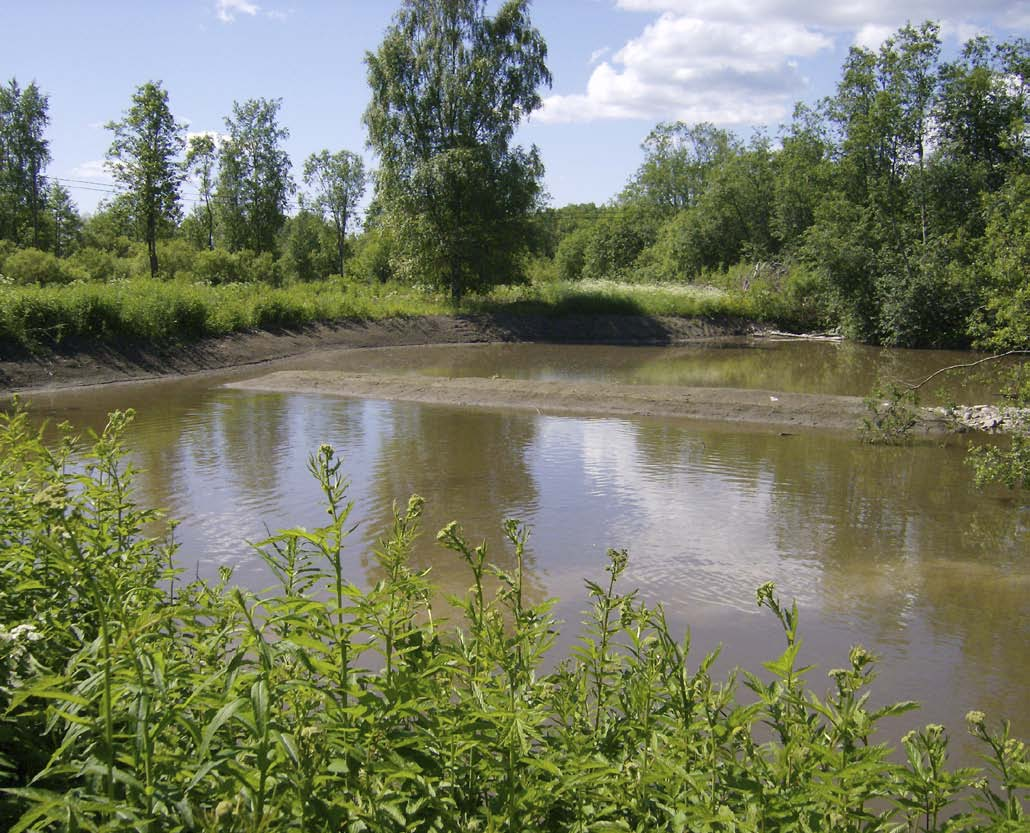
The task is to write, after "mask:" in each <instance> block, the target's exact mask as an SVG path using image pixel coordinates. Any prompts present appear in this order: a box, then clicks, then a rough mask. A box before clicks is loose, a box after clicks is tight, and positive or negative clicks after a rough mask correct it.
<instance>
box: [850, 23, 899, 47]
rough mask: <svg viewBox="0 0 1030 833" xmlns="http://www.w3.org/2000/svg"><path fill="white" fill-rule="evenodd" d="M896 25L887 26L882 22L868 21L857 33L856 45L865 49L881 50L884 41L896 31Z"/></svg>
mask: <svg viewBox="0 0 1030 833" xmlns="http://www.w3.org/2000/svg"><path fill="white" fill-rule="evenodd" d="M896 31H897V29H896V27H894V26H886V25H884V24H882V23H867V24H866V25H865V26H863V27H862V28H861V29H859V30H858V31H857V32H856V33H855V41H854V43H855V46H861V47H862V48H863V49H870V50H872V51H873V52H876V51H877V50H879V48H880V47H881V46H882V45H883V42H884V41H885V40H887V38H889V37H890V36H891V35H893V34H894V32H896Z"/></svg>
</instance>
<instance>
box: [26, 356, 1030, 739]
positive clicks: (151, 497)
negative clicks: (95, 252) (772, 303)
mask: <svg viewBox="0 0 1030 833" xmlns="http://www.w3.org/2000/svg"><path fill="white" fill-rule="evenodd" d="M466 349H467V348H466ZM606 349H610V348H606ZM457 350H458V348H449V349H448V350H444V351H442V352H441V351H434V350H425V351H424V355H423V358H424V360H425V362H426V363H427V364H432V363H434V362H435V363H436V364H437V365H439V364H440V362H441V356H444V357H449V358H448V359H447V360H448V361H450V360H451V359H453V360H454V362H457V364H455V365H447V366H448V367H451V368H452V369H453V368H454V367H457V368H458V369H459V370H460V369H462V368H464V370H466V371H469V372H485V369H489V368H488V367H487V365H489V364H490V362H493V361H496V360H498V359H499V358H500V359H503V360H504V361H508V360H510V361H511V367H515V366H517V365H518V362H519V361H522V362H525V361H527V357H528V356H532V355H534V353H533V351H531V350H525V349H522V348H520V349H519V350H517V351H514V352H506V351H507V348H505V349H499V350H493V351H491V350H479V349H476V350H474V351H472V352H471V353H469V354H467V355H466V354H461V353H459V352H457ZM542 351H543V352H542V357H543V358H542V364H541V366H540V367H538V368H536V369H535V370H534V368H533V367H532V366H530V367H528V368H524V370H525V372H527V373H532V372H540V373H545V374H546V373H551V372H552V370H553V368H560V367H561V361H560V359H561V352H560V350H559V349H558V348H542ZM571 352H572V353H573V354H574V355H573V356H572V358H571V359H570V361H571V362H572V370H571V371H570V373H571V375H572V376H576V375H577V374H581V375H582V374H586V375H588V374H589V373H590V372H591V371H590V366H591V363H592V362H593V361H594V360H595V359H598V360H599V357H600V356H601V354H600V353H597V352H596V351H592V350H590V349H588V350H586V351H585V352H581V351H571ZM757 352H758V351H748V353H747V355H746V356H744V357H743V359H742V360H743V361H744V365H743V367H744V369H745V370H746V369H747V368H748V367H750V363H751V362H753V360H754V356H755V355H756V354H757ZM392 355H393V354H389V353H388V351H376V354H375V355H372V351H370V352H369V354H366V355H363V356H362V357H360V358H361V361H363V362H365V363H366V364H369V363H371V364H375V363H379V364H383V363H389V362H390V361H393V362H396V361H397V359H396V357H393V358H391V356H392ZM819 355H823V356H824V357H825V351H823V352H822V353H820V354H819ZM863 355H864V354H863ZM505 356H507V357H508V358H507V359H505V358H504V357H505ZM617 356H620V357H621V358H618V359H617V360H616V366H615V368H614V369H613V370H611V371H610V372H612V373H619V374H622V373H624V374H631V373H636V374H638V377H639V375H640V372H641V370H646V371H647V372H646V374H644V375H645V376H646V375H647V374H651V375H654V374H656V373H657V374H658V375H659V376H662V375H664V374H665V370H666V365H670V366H672V365H675V364H676V362H678V361H687V362H688V363H690V362H693V361H694V359H693V358H692V357H690V356H684V354H683V353H682V351H670V353H669V354H668V355H667V356H663V354H662V353H661V352H660V351H655V350H646V351H643V352H642V351H639V350H631V351H629V352H628V353H625V354H622V353H619V354H617ZM719 356H720V360H721V361H726V362H728V361H730V359H731V358H732V355H731V352H730V351H720V352H719ZM349 360H350V361H356V360H357V359H355V358H354V356H350V358H349ZM299 361H300V360H295V362H299ZM319 361H321V362H323V365H324V364H326V363H331V361H330V359H329V358H326V357H323V358H322V359H320V360H319ZM462 362H464V364H462ZM484 362H485V363H486V364H484V365H483V367H480V364H483V363H484ZM618 362H622V363H623V364H622V365H621V366H620V365H618ZM670 363H671V364H670ZM316 364H317V363H316ZM445 364H446V362H445ZM595 372H600V371H595ZM741 372H743V371H741ZM559 376H560V374H559ZM40 399H41V400H42V402H41V405H42V409H43V411H45V412H48V413H49V414H50V415H51V416H54V417H57V418H59V419H60V418H66V417H67V418H70V419H71V420H73V421H74V422H76V423H78V424H82V425H93V426H94V427H97V428H99V427H100V426H102V424H103V418H102V416H101V414H102V413H104V412H106V410H109V409H111V408H113V407H125V406H130V405H131V406H133V407H136V408H137V409H138V411H139V417H138V420H137V425H136V426H135V427H134V428H133V429H132V431H131V432H130V434H129V438H128V439H129V444H130V445H131V446H132V448H133V449H134V454H133V457H134V460H135V461H136V463H137V464H138V465H139V466H141V467H142V468H143V469H144V472H143V474H141V475H140V477H139V480H138V483H137V487H138V493H139V497H140V500H141V502H142V503H143V504H144V505H150V506H163V507H167V508H168V510H169V514H170V515H171V516H172V517H176V518H180V519H182V520H183V523H182V525H181V526H180V527H179V529H178V531H177V539H178V540H179V541H180V542H181V544H182V548H181V551H180V562H181V563H182V564H183V566H184V568H185V570H186V573H187V575H191V574H192V573H193V572H194V571H199V572H200V573H202V574H203V575H206V576H213V575H214V574H215V573H216V572H217V567H218V566H219V565H231V566H234V567H235V569H236V576H237V580H238V581H240V582H241V583H244V584H246V585H249V586H251V587H254V588H261V587H263V586H265V585H267V584H269V582H270V576H269V575H268V573H267V571H266V569H265V568H264V567H263V565H262V564H261V563H260V560H259V559H257V558H256V556H255V554H254V553H253V552H252V551H251V550H250V549H249V548H248V547H247V546H246V545H245V544H244V543H243V542H244V541H247V540H249V541H257V540H260V539H261V538H263V537H264V536H265V535H266V534H267V532H268V531H269V530H272V531H275V530H277V529H279V528H281V527H284V526H288V525H289V526H307V527H308V528H311V527H314V526H317V525H319V524H321V523H324V521H325V517H326V516H325V513H324V509H323V507H322V504H321V496H320V494H319V491H318V488H317V486H316V484H315V483H314V481H313V480H312V478H311V477H310V475H309V474H308V472H307V456H308V455H309V454H310V453H311V452H313V451H315V450H316V449H317V447H318V445H319V444H320V443H322V442H329V443H330V444H332V445H333V446H334V447H336V448H337V450H338V451H339V452H340V454H341V455H342V456H343V459H344V470H345V472H346V473H347V475H348V477H349V478H350V480H351V483H352V486H351V489H350V497H351V498H352V499H353V500H354V502H355V505H354V510H353V515H352V520H353V522H354V523H355V524H356V525H357V528H356V530H355V532H354V534H353V536H352V538H351V539H350V540H349V542H348V545H347V549H346V553H347V569H348V574H349V575H350V576H352V577H353V578H354V579H355V580H356V581H358V582H359V583H362V584H368V583H370V582H373V581H374V580H375V579H376V578H377V577H378V576H377V575H376V573H375V569H376V567H375V564H374V560H373V559H371V558H370V557H369V553H370V549H371V547H372V546H373V544H374V542H375V541H376V540H377V539H378V537H379V536H380V535H381V534H382V532H383V530H385V529H386V528H387V526H388V525H389V522H390V511H391V505H392V503H393V502H394V501H397V502H398V503H400V504H403V502H404V501H406V499H407V497H408V496H409V494H410V493H411V492H413V491H418V492H420V493H422V494H423V495H424V496H425V497H426V498H427V505H426V517H425V523H424V531H423V534H422V537H421V538H420V540H419V541H418V543H417V546H416V550H415V553H414V556H413V557H414V559H415V560H416V562H417V566H419V567H422V566H431V567H432V570H433V572H432V579H433V581H434V582H436V583H437V584H438V585H440V586H442V587H443V588H444V589H445V590H446V591H447V592H451V593H460V592H462V591H463V590H464V589H465V588H466V587H467V586H468V582H469V578H468V576H467V575H466V574H465V573H464V572H463V571H462V570H461V569H459V565H458V563H457V559H456V557H455V556H453V555H452V554H448V553H444V552H442V551H441V550H440V549H439V548H438V547H437V546H436V545H435V543H434V540H433V539H434V536H435V533H436V531H437V529H439V528H440V527H441V526H443V525H444V524H445V523H447V522H448V521H450V520H452V519H458V520H460V521H461V522H462V523H463V524H464V526H465V528H466V530H467V531H468V533H469V537H470V538H471V539H472V540H473V541H474V542H478V541H479V540H481V539H484V538H485V539H487V540H488V541H489V543H490V546H491V552H492V555H493V557H495V558H498V559H500V560H503V559H504V558H505V557H506V550H505V548H504V546H503V542H502V540H501V535H500V524H501V521H502V520H503V519H504V518H505V517H508V516H515V517H518V518H521V519H522V520H524V521H526V522H527V523H528V524H529V525H530V526H531V527H532V537H531V539H530V552H529V563H530V565H531V569H532V571H533V575H532V576H531V584H532V594H533V597H534V598H537V599H542V598H544V597H547V596H559V597H561V599H562V603H561V604H560V605H559V606H558V608H557V609H556V610H557V614H558V615H559V617H560V618H561V619H563V620H565V621H567V622H570V623H573V624H575V623H578V622H579V621H580V619H581V618H582V617H581V615H580V612H581V611H582V609H583V607H584V604H585V594H584V591H583V584H582V580H583V578H584V577H590V578H594V579H598V578H602V577H604V573H603V568H604V565H605V562H606V557H605V553H606V550H607V548H608V547H615V548H626V549H628V550H629V552H630V568H629V573H628V575H627V578H626V587H627V588H628V587H633V586H637V587H640V588H641V592H642V594H643V596H644V597H645V598H646V599H647V600H648V601H650V602H657V601H662V602H663V603H665V605H666V606H667V609H668V611H669V615H670V619H671V620H672V621H673V622H674V623H675V625H676V626H677V627H681V626H686V625H687V624H689V625H690V626H691V627H692V629H693V634H694V639H695V644H696V645H697V646H698V650H706V649H710V648H712V647H714V646H715V645H716V644H717V643H718V642H719V641H725V642H726V644H727V646H728V647H727V651H726V655H725V657H726V658H725V661H724V667H726V666H728V665H733V664H738V663H739V664H741V665H744V666H746V667H749V668H757V667H759V663H760V662H762V661H765V660H768V659H770V658H772V657H773V656H775V655H776V654H777V653H778V652H779V651H780V650H782V635H781V634H780V633H779V632H778V631H777V628H776V626H775V622H774V621H773V620H772V617H771V616H770V614H768V613H767V612H761V613H760V612H758V611H757V610H756V608H755V604H754V591H755V588H756V587H757V586H758V585H760V584H762V583H763V582H765V581H769V580H774V581H776V582H777V585H778V587H779V590H780V593H781V595H782V597H783V598H784V599H786V600H789V599H791V598H796V599H797V600H798V603H799V605H800V607H801V615H802V632H803V634H804V637H805V647H804V654H805V659H806V661H815V662H818V663H819V665H820V666H821V668H822V669H823V670H820V671H818V672H813V677H812V682H813V685H814V686H815V688H816V690H817V691H822V690H823V689H824V688H825V683H824V680H825V677H824V676H823V675H824V674H825V669H826V668H831V667H835V666H839V665H841V664H843V663H844V662H845V660H846V653H847V649H848V647H849V646H850V645H851V644H852V643H855V642H861V643H863V644H866V645H867V646H868V647H870V648H872V649H873V650H874V651H875V652H877V653H880V654H881V655H882V656H883V658H884V664H883V666H882V669H881V672H882V676H881V684H880V685H879V686H878V689H877V690H878V692H879V694H878V696H879V697H880V698H881V700H884V699H887V698H891V699H903V698H911V699H918V700H924V701H927V702H928V705H927V708H926V709H924V710H923V711H921V712H920V713H918V714H917V715H916V716H915V717H913V718H912V723H913V724H914V723H917V722H927V721H931V720H936V721H941V722H945V723H946V724H948V725H951V726H961V721H962V715H963V714H964V712H965V711H966V710H968V709H971V708H980V709H983V710H984V711H987V712H988V713H991V714H995V715H1002V714H1004V715H1007V716H1009V717H1010V718H1012V719H1013V721H1014V725H1015V727H1016V729H1017V730H1019V731H1020V732H1021V733H1022V734H1023V735H1024V736H1025V735H1026V734H1028V733H1030V704H1028V703H1027V702H1026V698H1025V694H1024V692H1025V689H1026V686H1027V685H1028V684H1030V564H1028V563H1027V552H1028V548H1027V546H1026V544H1027V530H1028V528H1030V510H1028V508H1027V507H1025V506H1020V505H1019V504H1017V503H1014V502H1013V501H1012V500H1011V499H1010V498H1009V497H1008V496H1007V495H1005V494H1003V493H987V494H979V493H976V492H975V490H973V489H972V487H971V486H970V483H969V471H968V469H967V468H966V467H965V466H964V464H963V463H962V449H961V448H958V447H951V448H937V447H935V446H931V445H923V446H916V447H914V448H905V449H876V448H870V447H867V446H863V445H861V444H860V443H858V442H857V441H856V440H855V439H854V438H853V437H851V436H847V435H832V434H826V433H809V434H801V435H798V436H792V437H790V436H788V437H783V436H780V435H779V432H778V430H774V431H768V432H763V431H762V430H761V429H760V428H754V427H752V428H750V429H749V428H743V427H727V426H707V425H701V424H696V423H693V424H688V423H684V424H676V423H671V422H668V421H660V420H618V419H579V418H571V417H555V416H539V415H534V414H526V413H504V412H499V411H488V410H482V411H477V410H471V411H470V410H467V409H460V408H446V407H438V406H433V407H430V406H421V405H414V404H405V403H383V402H372V401H362V400H346V399H337V398H332V397H322V396H302V395H291V396H283V395H276V394H264V393H248V392H242V391H232V390H224V389H220V388H218V387H216V386H214V385H213V384H212V383H211V382H210V381H206V382H205V381H204V380H196V379H194V380H174V381H169V382H165V383H155V384H152V385H144V386H133V387H127V388H124V389H122V390H105V389H102V390H98V391H93V392H67V393H64V394H51V395H46V396H41V397H40ZM266 525H267V526H266ZM959 731H961V730H959ZM957 743H959V744H961V741H960V740H959V741H957ZM961 748H962V749H965V748H966V747H961Z"/></svg>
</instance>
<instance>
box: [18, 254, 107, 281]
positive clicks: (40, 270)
mask: <svg viewBox="0 0 1030 833" xmlns="http://www.w3.org/2000/svg"><path fill="white" fill-rule="evenodd" d="M4 274H5V275H6V276H7V277H8V278H10V279H11V280H13V281H14V282H15V283H20V284H32V283H34V284H38V285H40V286H46V285H48V284H62V283H71V282H72V281H77V280H89V273H88V272H86V270H85V269H82V268H81V267H79V266H77V265H76V264H75V263H74V262H72V261H67V260H60V259H59V258H57V257H55V256H54V255H52V254H50V253H49V252H42V251H40V250H39V249H33V248H27V249H19V250H18V251H16V252H14V253H13V254H10V255H8V256H7V258H5V260H4Z"/></svg>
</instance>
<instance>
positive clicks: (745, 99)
mask: <svg viewBox="0 0 1030 833" xmlns="http://www.w3.org/2000/svg"><path fill="white" fill-rule="evenodd" d="M615 5H616V6H617V7H618V8H620V9H622V10H624V11H631V12H644V13H649V14H651V15H657V17H656V18H654V19H652V21H651V22H650V23H649V24H648V25H647V26H646V28H645V29H644V31H643V32H642V33H641V34H640V35H638V36H637V37H636V38H633V39H632V40H630V41H629V42H628V43H627V44H626V45H625V46H623V47H622V49H620V50H619V51H618V52H616V53H615V54H614V55H613V56H612V57H611V58H610V59H609V60H606V61H604V62H603V63H600V64H598V65H597V66H596V68H595V69H594V70H593V72H592V74H591V76H590V79H589V81H588V82H587V88H586V90H585V91H584V92H574V93H571V94H563V95H552V96H550V97H548V98H546V99H545V100H544V106H543V108H541V110H540V111H539V112H538V113H537V115H536V116H535V118H536V119H537V120H539V121H542V122H545V123H546V122H550V123H558V122H579V121H590V120H593V119H625V118H638V119H646V120H652V121H653V120H663V119H681V120H683V121H688V122H689V121H694V122H696V121H714V122H717V123H721V124H725V125H760V124H762V125H768V124H775V123H776V122H777V121H779V120H781V119H783V118H784V117H786V116H787V115H788V114H789V113H790V110H791V108H792V106H793V104H794V102H795V101H796V100H797V99H799V98H802V97H804V94H805V90H806V84H807V81H806V78H805V76H804V73H803V71H802V69H801V67H802V66H804V61H805V60H806V59H811V58H814V57H815V56H817V55H818V54H819V53H821V52H823V51H824V50H830V49H832V48H833V47H834V45H835V43H844V44H846V43H848V42H852V43H855V44H858V45H860V46H865V47H867V48H871V49H877V48H879V46H880V45H881V44H882V43H883V41H884V40H885V39H886V38H887V37H888V36H889V35H891V34H893V33H894V32H895V31H896V30H897V29H898V28H899V27H900V26H903V25H904V24H905V23H906V22H910V21H911V22H912V23H914V24H918V23H920V22H922V21H923V20H928V19H932V20H937V21H939V22H940V23H941V29H942V32H943V34H944V36H945V37H947V38H949V39H950V38H954V39H955V40H957V41H959V42H963V41H965V40H966V39H967V38H968V37H969V36H971V35H973V34H976V33H977V32H980V31H983V30H984V29H985V28H990V27H994V26H996V27H1001V28H1003V29H1015V30H1016V31H1020V30H1019V29H1018V25H1017V24H1018V23H1019V22H1020V21H1024V20H1026V19H1027V18H1028V17H1030V11H1028V10H1030V2H1026V0H1020V1H1019V2H1015V3H1013V2H1012V0H978V2H977V3H976V4H975V5H974V4H970V3H969V0H865V1H864V2H858V0H847V2H841V3H833V2H826V0H819V2H816V1H815V0H615ZM1020 9H1022V11H1020ZM607 54H608V53H607V48H605V49H599V50H597V51H596V52H594V53H593V55H591V64H592V65H593V64H595V63H596V62H597V61H600V60H601V59H602V58H603V57H604V56H605V55H607Z"/></svg>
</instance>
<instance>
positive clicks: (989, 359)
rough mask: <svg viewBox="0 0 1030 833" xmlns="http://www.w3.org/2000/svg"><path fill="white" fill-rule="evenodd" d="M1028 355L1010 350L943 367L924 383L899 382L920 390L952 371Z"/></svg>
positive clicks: (1028, 352)
mask: <svg viewBox="0 0 1030 833" xmlns="http://www.w3.org/2000/svg"><path fill="white" fill-rule="evenodd" d="M1028 355H1030V350H1009V351H1008V352H1007V353H999V354H998V355H997V356H987V357H986V358H983V359H979V360H978V361H975V362H967V363H965V364H952V365H948V366H947V367H942V368H941V369H940V370H935V371H934V372H933V373H931V374H930V375H929V376H927V377H926V378H925V379H923V381H921V382H916V383H915V384H912V383H911V382H906V381H904V380H900V379H899V380H898V381H900V382H901V383H902V384H903V385H904V386H905V387H906V388H908V389H909V390H919V388H921V387H922V386H923V385H925V384H926V383H927V382H929V381H930V380H931V379H936V378H937V377H938V376H940V375H941V374H942V373H947V372H948V371H950V370H965V369H968V368H971V367H979V366H980V365H982V364H986V363H987V362H994V361H997V360H998V359H1005V358H1008V357H1009V356H1028Z"/></svg>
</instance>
